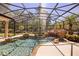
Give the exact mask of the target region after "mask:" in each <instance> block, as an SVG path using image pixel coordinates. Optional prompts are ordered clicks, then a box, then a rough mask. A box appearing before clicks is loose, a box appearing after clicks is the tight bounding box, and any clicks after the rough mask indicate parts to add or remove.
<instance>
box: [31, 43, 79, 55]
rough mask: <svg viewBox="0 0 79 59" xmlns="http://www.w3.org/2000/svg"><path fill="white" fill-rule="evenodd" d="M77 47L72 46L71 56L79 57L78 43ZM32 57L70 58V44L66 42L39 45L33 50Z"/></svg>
mask: <svg viewBox="0 0 79 59" xmlns="http://www.w3.org/2000/svg"><path fill="white" fill-rule="evenodd" d="M54 45H55V46H54ZM77 45H78V46H77ZM77 45H73V56H79V43H77ZM57 48H58V49H57ZM32 56H71V44H69V43H68V42H67V43H63V42H60V43H59V44H54V43H53V42H48V43H44V44H40V45H39V46H38V47H36V48H35V49H34V50H33V53H32Z"/></svg>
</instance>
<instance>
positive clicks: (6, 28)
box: [4, 21, 9, 38]
mask: <svg viewBox="0 0 79 59" xmlns="http://www.w3.org/2000/svg"><path fill="white" fill-rule="evenodd" d="M8 24H9V21H5V34H4V37H5V38H8Z"/></svg>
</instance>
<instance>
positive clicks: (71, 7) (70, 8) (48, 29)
mask: <svg viewBox="0 0 79 59" xmlns="http://www.w3.org/2000/svg"><path fill="white" fill-rule="evenodd" d="M54 39H58V40H56V42H55V44H58V45H59V44H60V45H62V44H61V43H63V45H65V43H68V44H69V46H70V47H71V48H72V47H73V46H74V45H76V46H77V47H78V46H79V44H78V43H79V3H0V55H1V56H31V55H33V53H34V54H36V53H35V52H34V50H35V48H36V47H37V46H41V44H45V43H48V42H53V41H55V40H54ZM70 42H73V43H70ZM55 44H54V43H53V45H51V46H55V48H56V49H58V51H59V52H60V53H61V54H62V55H63V56H65V54H63V53H62V52H61V51H60V50H61V49H59V48H58V47H59V46H58V45H57V46H56V45H55ZM72 45H73V46H72ZM42 46H43V45H42ZM47 46H50V43H49V44H48V45H47ZM51 46H50V47H51ZM66 48H67V47H66ZM73 49H76V48H72V49H71V53H70V55H71V56H72V55H79V54H78V53H77V52H76V53H77V54H76V53H75V52H74V53H73ZM77 50H78V49H77ZM77 50H74V51H77ZM19 51H20V52H19ZM32 52H33V53H32ZM65 53H67V52H65ZM38 55H39V53H38ZM67 55H68V54H67Z"/></svg>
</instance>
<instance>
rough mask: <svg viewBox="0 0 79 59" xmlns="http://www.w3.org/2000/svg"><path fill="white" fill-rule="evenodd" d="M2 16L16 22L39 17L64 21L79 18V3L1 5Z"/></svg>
mask: <svg viewBox="0 0 79 59" xmlns="http://www.w3.org/2000/svg"><path fill="white" fill-rule="evenodd" d="M41 10H42V11H41ZM0 15H2V16H4V17H7V18H9V19H14V20H15V21H20V20H27V19H30V20H32V19H34V18H39V17H42V18H43V19H45V20H50V21H64V19H65V18H66V17H67V16H69V15H75V16H79V3H42V4H41V3H0ZM40 15H41V16H40Z"/></svg>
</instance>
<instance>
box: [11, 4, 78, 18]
mask: <svg viewBox="0 0 79 59" xmlns="http://www.w3.org/2000/svg"><path fill="white" fill-rule="evenodd" d="M13 4H14V5H17V6H21V7H23V5H22V4H20V3H13ZM39 4H40V3H24V6H25V7H26V8H31V7H38V6H39ZM67 4H69V3H59V4H58V6H57V7H60V6H63V5H67ZM55 5H56V3H43V4H42V6H43V7H48V8H53V7H54V6H55ZM73 6H74V5H71V6H68V7H63V8H60V9H62V10H68V9H70V8H71V7H73ZM10 9H11V10H17V9H21V8H16V7H13V6H10ZM28 11H30V12H32V13H35V12H36V10H35V9H33V10H32V9H29V10H28ZM46 11H47V12H48V13H50V12H51V11H52V10H49V9H47V10H46ZM57 12H58V13H59V14H60V15H61V14H63V11H58V10H57ZM70 12H73V13H76V14H79V6H78V7H76V8H75V9H73V10H71V11H70ZM52 14H57V13H56V12H55V11H54V12H53V13H52ZM68 15H71V14H70V13H67V14H65V15H64V16H65V17H66V16H68ZM59 19H63V18H62V17H60V18H59Z"/></svg>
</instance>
